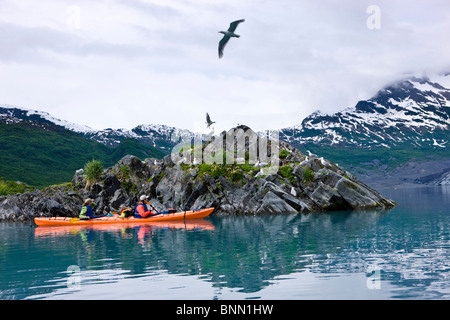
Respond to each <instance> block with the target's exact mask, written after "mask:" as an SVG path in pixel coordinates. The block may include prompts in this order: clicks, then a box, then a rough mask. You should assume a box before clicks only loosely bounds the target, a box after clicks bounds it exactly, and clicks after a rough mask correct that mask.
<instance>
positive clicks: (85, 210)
mask: <svg viewBox="0 0 450 320" xmlns="http://www.w3.org/2000/svg"><path fill="white" fill-rule="evenodd" d="M93 207H95V203H94V200H92V199H90V198H87V199H86V200H84V203H83V206H82V207H81V210H80V216H79V218H80V220H89V219H94V218H101V217H104V215H103V216H94V209H93Z"/></svg>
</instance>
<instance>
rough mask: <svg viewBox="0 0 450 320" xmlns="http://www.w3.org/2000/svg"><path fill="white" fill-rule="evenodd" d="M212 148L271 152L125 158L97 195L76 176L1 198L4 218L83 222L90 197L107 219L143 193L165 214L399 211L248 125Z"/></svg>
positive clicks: (346, 174)
mask: <svg viewBox="0 0 450 320" xmlns="http://www.w3.org/2000/svg"><path fill="white" fill-rule="evenodd" d="M244 133H245V134H244ZM234 138H238V139H241V141H242V144H243V145H245V150H238V151H235V152H234V153H233V152H230V149H227V148H232V147H234V144H232V143H230V142H229V141H235V140H233V139H234ZM261 141H262V142H261ZM208 148H209V150H215V152H216V153H206V154H207V155H208V156H212V157H216V160H217V159H222V160H223V159H225V160H226V161H227V163H229V161H230V159H231V162H232V161H233V159H241V158H243V159H244V160H245V158H246V157H247V159H248V158H251V157H252V155H251V154H250V153H249V150H250V151H252V152H253V151H255V150H258V153H259V154H260V155H262V154H263V153H264V152H263V153H261V152H260V151H261V148H262V149H264V150H265V149H267V150H265V152H266V151H267V152H266V154H265V158H263V159H262V161H261V162H256V161H255V162H251V163H256V164H257V165H256V166H253V165H251V164H250V165H249V164H245V163H244V164H236V163H234V164H226V165H221V164H214V163H213V164H205V163H203V164H200V165H195V164H190V162H189V159H187V160H186V163H182V164H176V162H175V163H174V161H173V159H174V157H171V156H167V157H165V158H164V159H163V160H162V161H160V162H158V163H156V164H155V161H153V160H152V161H149V162H143V161H141V160H140V159H138V158H137V157H134V156H125V157H124V158H122V159H121V160H120V161H119V162H118V163H117V164H116V165H115V166H113V167H111V168H108V169H106V170H105V171H104V173H103V176H102V177H101V179H100V181H99V182H97V183H96V184H95V185H94V186H92V189H91V190H90V191H84V185H85V179H84V177H83V176H81V175H80V174H78V173H77V174H76V175H75V176H74V179H73V180H72V183H69V184H63V185H60V186H52V187H49V188H47V189H44V190H41V191H34V192H27V193H24V194H21V195H12V196H8V197H4V198H0V220H19V221H20V220H29V219H32V218H33V217H34V216H57V215H60V216H76V215H78V212H79V209H80V206H81V204H82V202H83V199H85V198H87V197H89V198H92V199H95V202H96V204H97V207H96V210H97V212H96V213H97V214H102V213H108V212H111V211H117V210H119V208H120V207H121V206H123V205H125V206H133V205H135V204H136V203H137V201H138V197H139V196H140V195H142V194H146V195H148V196H149V197H150V201H151V202H154V203H157V204H158V208H157V209H158V210H161V209H164V208H174V209H176V210H179V211H182V210H189V209H198V208H204V207H215V208H216V211H215V212H216V213H228V214H275V213H277V214H278V213H279V214H286V213H307V212H320V211H331V210H347V209H371V208H377V209H385V208H391V207H393V206H394V205H395V204H394V202H392V201H391V200H389V199H386V198H384V197H383V196H381V195H380V194H379V193H378V192H376V191H374V190H372V189H371V188H369V187H368V186H366V185H365V184H363V183H362V182H360V181H359V180H357V179H356V178H354V177H353V176H352V175H351V174H350V173H349V172H346V171H344V170H342V169H341V168H339V167H338V166H337V165H335V164H333V163H331V162H329V161H327V160H325V159H323V158H317V156H315V155H314V156H305V155H304V154H302V153H301V152H300V151H298V150H297V149H295V148H293V147H292V146H290V145H288V144H286V143H284V142H282V141H277V142H276V143H275V142H274V140H270V139H265V138H264V139H260V138H259V136H257V135H256V133H254V132H253V131H252V130H251V129H249V128H248V127H242V126H241V127H240V128H239V130H236V129H232V130H230V131H228V132H224V133H222V136H220V137H218V138H215V139H214V140H212V142H210V143H206V144H204V145H203V151H205V150H208ZM258 148H259V149H258ZM231 150H233V149H231ZM197 151H198V150H197ZM194 152H196V151H195V150H194ZM277 154H280V155H281V156H280V158H278V157H276V155H277ZM218 155H219V156H220V157H219V156H218ZM272 155H273V157H272ZM218 157H219V158H218ZM233 157H234V158H233ZM274 159H275V160H274ZM259 160H261V159H258V161H259ZM1 199H3V201H2V200H1Z"/></svg>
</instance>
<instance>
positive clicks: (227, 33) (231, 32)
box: [219, 19, 245, 59]
mask: <svg viewBox="0 0 450 320" xmlns="http://www.w3.org/2000/svg"><path fill="white" fill-rule="evenodd" d="M244 21H245V19H241V20H236V21H233V22H232V23H230V27H229V28H228V30H227V31H219V33H223V38H222V40H220V42H219V59H220V58H222V56H223V49H224V48H225V45H226V44H227V43H228V40H230V38H231V37H233V38H239V37H240V35H238V34H235V33H234V30H236V28H237V26H238V25H239V23H241V22H244Z"/></svg>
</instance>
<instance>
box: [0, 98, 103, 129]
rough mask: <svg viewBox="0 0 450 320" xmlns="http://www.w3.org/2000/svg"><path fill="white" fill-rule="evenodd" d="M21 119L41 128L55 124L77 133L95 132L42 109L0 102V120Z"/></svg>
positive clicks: (9, 121) (5, 121) (14, 120)
mask: <svg viewBox="0 0 450 320" xmlns="http://www.w3.org/2000/svg"><path fill="white" fill-rule="evenodd" d="M22 121H29V123H30V124H31V125H34V126H39V127H42V128H43V129H46V128H47V125H56V126H59V127H63V128H65V129H67V130H70V131H75V132H78V133H92V132H95V130H94V129H91V128H90V127H88V126H84V125H78V124H75V123H72V122H69V121H66V120H61V119H58V118H55V117H53V116H51V115H50V114H49V113H47V112H44V111H38V110H32V109H25V108H20V107H17V106H13V105H8V104H0V122H2V123H8V124H13V123H19V122H22Z"/></svg>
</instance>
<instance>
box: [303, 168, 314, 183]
mask: <svg viewBox="0 0 450 320" xmlns="http://www.w3.org/2000/svg"><path fill="white" fill-rule="evenodd" d="M313 180H314V172H313V171H312V170H311V169H306V170H305V171H303V181H304V182H311V181H313Z"/></svg>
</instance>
